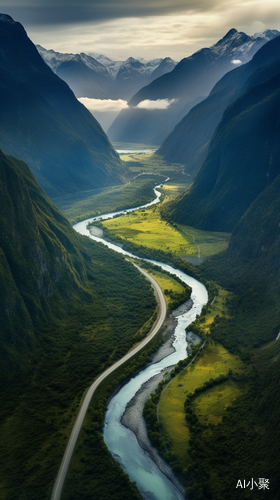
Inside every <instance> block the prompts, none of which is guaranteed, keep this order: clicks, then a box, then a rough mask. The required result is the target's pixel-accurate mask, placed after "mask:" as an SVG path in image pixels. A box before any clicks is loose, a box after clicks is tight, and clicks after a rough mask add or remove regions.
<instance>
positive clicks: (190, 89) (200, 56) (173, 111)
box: [108, 29, 279, 144]
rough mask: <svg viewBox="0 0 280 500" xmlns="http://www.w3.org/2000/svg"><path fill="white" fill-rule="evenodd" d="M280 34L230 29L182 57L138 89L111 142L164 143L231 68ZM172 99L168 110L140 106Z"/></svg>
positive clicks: (114, 126) (111, 133)
mask: <svg viewBox="0 0 280 500" xmlns="http://www.w3.org/2000/svg"><path fill="white" fill-rule="evenodd" d="M277 35H279V32H278V31H277V30H266V31H265V32H264V33H257V34H256V35H254V36H248V35H246V34H245V33H242V32H238V31H237V30H236V29H231V30H230V31H229V32H228V33H227V34H226V35H225V36H224V37H223V38H222V39H221V40H219V41H218V42H217V43H216V44H214V45H213V46H212V47H209V48H203V49H201V50H199V51H197V52H195V53H194V54H193V55H191V56H189V57H187V58H184V59H182V60H181V61H180V62H179V63H178V64H177V66H175V68H174V69H173V70H172V71H171V72H169V73H167V74H165V75H163V76H161V77H159V78H157V79H155V80H153V82H151V83H150V84H149V85H147V86H145V87H143V88H142V89H141V90H139V91H138V92H137V93H136V94H135V95H134V96H133V97H132V98H131V99H130V101H129V105H130V108H129V109H124V110H122V111H121V112H120V114H119V115H118V116H117V118H116V119H115V121H114V123H113V124H112V125H111V127H110V128H109V130H108V136H109V138H110V139H111V140H112V141H116V142H121V141H128V142H140V143H141V142H142V143H143V142H146V143H149V144H161V143H162V142H163V140H164V139H165V138H166V137H167V136H168V134H170V133H171V131H172V130H173V128H174V126H175V125H176V124H177V123H178V122H179V121H180V120H181V119H182V118H183V117H184V116H185V115H186V114H187V113H188V112H189V110H190V109H191V108H192V107H193V106H194V105H195V104H197V103H198V102H199V101H201V100H202V99H203V98H205V97H206V96H207V95H208V94H209V92H210V91H211V89H212V88H213V86H214V85H215V83H216V82H217V81H218V80H219V79H220V78H221V77H222V76H223V75H225V74H226V73H227V72H228V71H230V70H232V69H234V67H235V66H236V65H240V64H243V63H246V62H247V61H249V60H250V59H251V58H252V57H253V55H254V54H255V53H256V52H257V50H258V49H259V48H260V47H261V46H262V45H264V44H265V43H266V42H267V41H269V40H271V39H273V38H274V37H276V36H277ZM158 99H165V100H169V102H170V105H169V106H168V105H167V108H166V109H163V110H161V112H160V113H159V112H158V110H153V109H151V107H152V106H151V105H150V106H149V109H146V110H145V109H144V110H143V109H139V107H138V106H139V104H140V103H143V102H144V101H146V100H149V101H156V100H158Z"/></svg>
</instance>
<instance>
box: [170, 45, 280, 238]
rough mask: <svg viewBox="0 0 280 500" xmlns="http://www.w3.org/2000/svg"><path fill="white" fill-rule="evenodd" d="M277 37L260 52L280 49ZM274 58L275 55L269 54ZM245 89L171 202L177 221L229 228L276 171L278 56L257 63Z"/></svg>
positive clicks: (279, 158) (279, 162) (279, 164)
mask: <svg viewBox="0 0 280 500" xmlns="http://www.w3.org/2000/svg"><path fill="white" fill-rule="evenodd" d="M279 47H280V38H277V39H275V40H272V41H271V42H270V43H269V44H267V45H266V46H265V47H264V48H263V49H261V50H260V51H259V53H258V54H257V55H256V56H255V57H256V59H257V60H263V52H265V53H269V52H270V49H271V54H273V53H274V57H275V53H276V54H279ZM272 58H273V56H272ZM243 90H244V92H243V94H242V95H241V96H240V97H239V98H238V99H237V100H236V101H234V102H233V103H232V104H231V105H230V106H229V107H228V108H227V109H226V111H225V113H224V115H223V118H222V120H221V122H220V124H219V126H218V127H217V129H216V131H215V133H214V134H213V137H212V139H211V142H210V145H209V150H208V154H207V157H206V159H205V161H204V163H203V165H202V166H201V168H200V170H199V172H198V174H197V176H196V178H195V181H194V183H193V185H192V187H191V189H190V190H189V192H187V193H184V194H183V195H182V196H181V197H180V199H177V200H176V201H175V202H174V203H173V204H172V205H171V206H170V207H169V213H170V214H171V216H172V218H174V220H177V221H179V220H180V221H184V222H185V223H187V224H190V225H193V226H196V227H199V228H201V229H208V230H212V231H232V229H233V228H234V226H235V224H236V223H237V222H238V221H239V219H240V218H241V217H242V215H243V214H244V213H245V212H246V210H247V209H248V208H249V207H250V205H251V203H252V202H253V201H254V200H255V199H256V198H257V197H258V195H259V194H260V193H261V192H262V191H264V190H265V189H266V187H267V186H268V185H269V184H271V183H272V182H273V181H274V180H275V179H276V177H277V176H278V175H279V173H280V146H279V141H278V137H279V133H280V121H279V116H278V113H277V109H278V108H279V104H280V58H279V57H278V58H277V59H276V60H274V61H273V62H269V63H268V64H265V65H264V66H263V67H261V66H260V67H259V68H258V69H257V70H256V71H255V72H254V73H252V75H251V77H250V78H249V79H248V80H247V81H246V83H245V85H244V87H243Z"/></svg>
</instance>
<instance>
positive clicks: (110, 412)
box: [74, 186, 208, 500]
mask: <svg viewBox="0 0 280 500" xmlns="http://www.w3.org/2000/svg"><path fill="white" fill-rule="evenodd" d="M159 187H160V186H156V187H155V188H154V192H155V195H156V198H155V199H154V200H153V201H152V202H150V203H148V204H146V205H144V206H143V207H136V208H134V209H129V210H121V211H119V212H114V213H109V214H104V215H101V216H98V217H95V218H90V219H87V220H85V221H82V222H79V223H78V224H76V225H75V226H74V228H75V229H76V231H78V232H79V233H81V234H84V235H87V236H89V237H90V238H92V239H94V240H95V241H98V242H100V243H102V244H105V245H106V246H108V247H109V248H111V249H113V250H115V251H116V252H120V253H122V254H124V255H128V256H131V257H134V258H137V257H136V256H134V255H132V254H131V253H129V252H126V251H125V250H123V249H122V248H121V247H120V246H117V245H114V244H112V243H109V242H106V241H105V240H103V239H102V238H99V237H97V236H93V235H91V234H90V233H89V230H88V229H87V225H88V223H89V222H92V221H94V220H100V219H102V220H104V219H108V218H112V217H114V216H115V215H117V214H121V213H127V212H131V211H133V210H137V209H138V208H144V207H149V206H151V205H154V204H156V203H158V202H159V201H160V195H161V193H160V192H159V191H158V188H159ZM150 262H153V263H154V264H156V265H158V266H161V267H162V268H163V269H164V270H166V271H168V272H170V273H173V274H175V275H176V276H178V277H179V278H180V279H181V280H182V281H184V282H185V283H187V284H188V285H189V286H190V287H191V288H192V295H191V299H192V301H193V306H192V308H191V309H190V310H189V311H188V312H187V313H184V314H181V315H180V316H179V317H177V326H176V329H175V334H174V337H175V340H174V342H173V347H174V348H175V351H174V352H173V353H172V354H170V355H169V356H167V357H165V358H164V359H162V360H161V361H159V362H157V363H153V364H151V365H149V366H147V367H146V368H144V369H142V370H141V371H140V372H139V373H138V374H137V375H136V376H135V377H133V378H131V379H130V381H129V382H128V383H127V384H125V385H124V386H123V387H122V388H121V389H120V390H119V391H118V392H117V394H116V395H115V396H114V397H113V398H112V399H111V400H110V402H109V405H108V408H107V412H106V415H105V422H106V423H105V426H104V440H105V443H106V445H107V446H108V448H109V450H110V452H111V453H112V455H113V456H114V458H115V459H116V460H118V462H119V463H120V464H121V466H122V467H123V469H124V471H125V472H126V473H127V474H128V475H129V477H130V479H131V480H132V481H135V482H136V484H137V487H138V489H139V491H140V493H141V495H142V497H143V498H144V499H145V500H182V499H183V495H182V494H181V493H180V491H179V490H178V489H177V488H176V486H175V485H174V484H173V483H172V482H171V481H170V480H169V479H168V478H167V476H166V475H165V474H163V473H162V472H161V471H160V470H159V468H158V467H157V465H156V464H155V463H154V462H153V461H152V460H151V459H150V457H149V456H148V454H147V453H146V452H144V451H143V450H142V448H141V447H140V446H139V445H138V442H137V439H136V436H135V435H134V434H133V432H132V431H130V429H128V428H126V427H124V426H123V425H122V424H121V422H120V420H121V417H122V415H123V413H124V411H125V408H126V405H127V403H128V402H129V401H130V400H131V399H132V398H133V396H134V395H135V393H136V392H137V391H138V390H139V389H140V388H141V386H142V385H143V384H144V383H145V382H146V381H147V380H149V379H151V378H152V377H154V376H155V375H157V374H158V373H160V372H161V371H163V370H164V369H166V368H167V367H170V366H173V365H175V364H176V363H178V361H180V360H181V359H185V358H186V357H187V341H186V333H185V329H186V327H187V326H188V325H189V324H190V323H191V322H192V321H194V320H195V318H196V315H197V314H200V312H201V309H202V307H203V305H204V304H206V303H207V299H208V295H207V291H206V288H205V287H204V285H203V284H202V283H200V282H198V281H197V280H196V279H194V278H192V277H191V276H188V275H187V274H185V273H184V272H182V271H179V270H176V269H174V268H172V267H171V266H169V265H167V264H164V263H161V262H156V261H150ZM170 475H172V473H171V474H170Z"/></svg>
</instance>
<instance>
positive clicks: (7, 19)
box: [0, 14, 15, 24]
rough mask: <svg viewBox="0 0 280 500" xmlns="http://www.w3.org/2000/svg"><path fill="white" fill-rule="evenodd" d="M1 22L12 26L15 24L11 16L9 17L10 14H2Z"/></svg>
mask: <svg viewBox="0 0 280 500" xmlns="http://www.w3.org/2000/svg"><path fill="white" fill-rule="evenodd" d="M0 21H3V22H4V23H10V24H12V23H14V22H15V21H14V20H13V18H12V17H11V16H8V14H0Z"/></svg>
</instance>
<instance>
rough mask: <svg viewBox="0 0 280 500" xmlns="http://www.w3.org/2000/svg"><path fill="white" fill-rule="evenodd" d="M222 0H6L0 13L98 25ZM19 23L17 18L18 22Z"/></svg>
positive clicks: (30, 19) (205, 6)
mask: <svg viewBox="0 0 280 500" xmlns="http://www.w3.org/2000/svg"><path fill="white" fill-rule="evenodd" d="M221 1H222V0H173V1H170V0H141V1H140V0H122V1H116V0H79V2H77V0H28V1H27V2H26V3H25V5H23V2H22V0H10V1H7V0H6V4H5V2H2V6H1V11H2V12H4V13H8V14H10V15H11V16H12V17H13V14H15V13H17V16H18V17H20V18H21V19H22V21H21V22H28V23H29V24H30V25H31V24H42V25H51V24H53V25H55V24H61V25H63V24H68V23H78V22H89V21H91V22H94V23H97V22H100V21H108V20H112V19H121V18H133V17H138V18H139V17H147V16H160V15H169V14H177V13H182V12H186V11H208V10H209V9H211V8H215V5H216V4H217V3H220V2H221ZM19 20H20V19H19Z"/></svg>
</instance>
